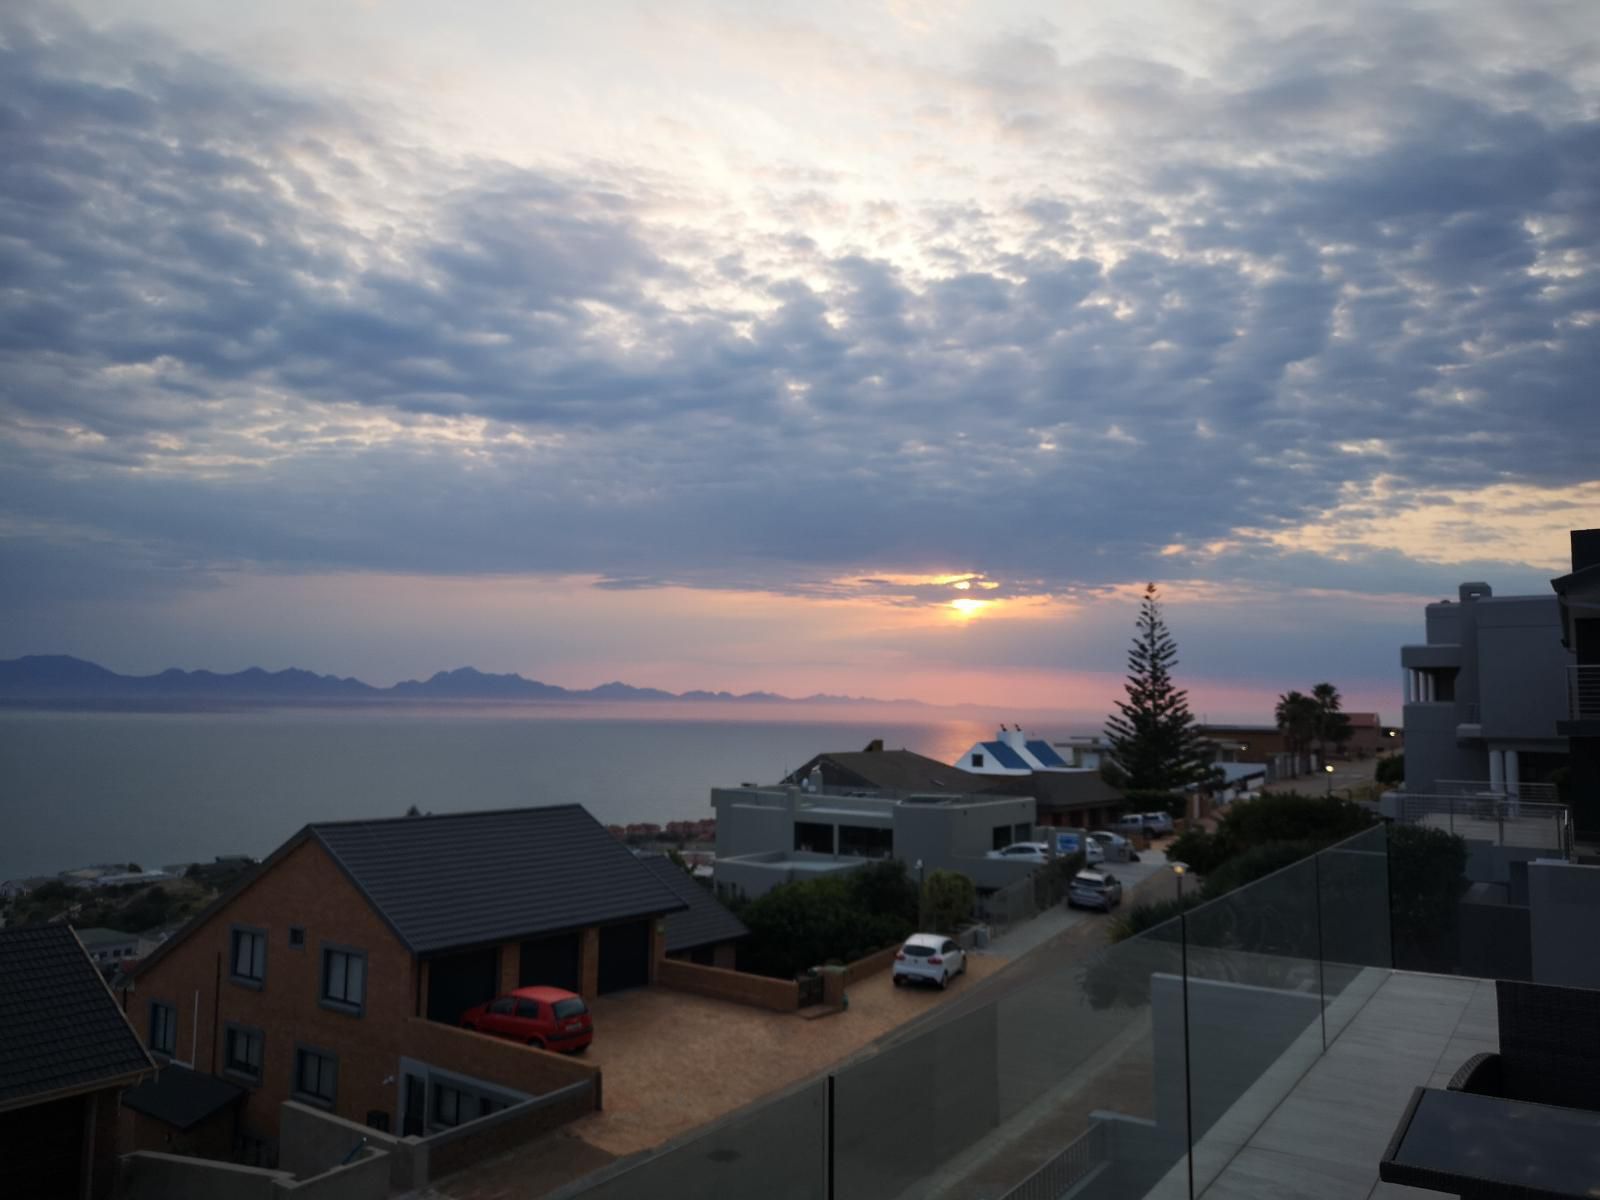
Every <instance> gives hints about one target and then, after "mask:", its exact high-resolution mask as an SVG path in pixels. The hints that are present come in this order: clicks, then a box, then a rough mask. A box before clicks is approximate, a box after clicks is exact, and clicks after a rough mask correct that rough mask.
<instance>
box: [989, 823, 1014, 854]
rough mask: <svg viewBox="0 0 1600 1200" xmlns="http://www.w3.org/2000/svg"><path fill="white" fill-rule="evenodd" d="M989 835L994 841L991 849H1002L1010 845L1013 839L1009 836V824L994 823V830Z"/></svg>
mask: <svg viewBox="0 0 1600 1200" xmlns="http://www.w3.org/2000/svg"><path fill="white" fill-rule="evenodd" d="M990 837H991V840H992V841H993V842H994V845H993V846H992V847H990V848H991V849H993V850H1004V849H1005V848H1006V847H1007V846H1009V845H1011V842H1012V840H1013V839H1012V837H1011V826H1009V825H996V826H995V827H994V832H993V834H991V835H990Z"/></svg>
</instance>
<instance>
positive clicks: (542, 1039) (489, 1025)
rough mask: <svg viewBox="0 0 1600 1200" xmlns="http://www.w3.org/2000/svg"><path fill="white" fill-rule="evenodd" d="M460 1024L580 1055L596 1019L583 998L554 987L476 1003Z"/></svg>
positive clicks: (530, 989) (537, 988)
mask: <svg viewBox="0 0 1600 1200" xmlns="http://www.w3.org/2000/svg"><path fill="white" fill-rule="evenodd" d="M461 1025H462V1028H464V1029H476V1030H477V1031H478V1032H480V1033H492V1034H494V1035H495V1036H496V1037H503V1038H510V1039H511V1040H512V1041H516V1042H523V1043H525V1044H526V1045H529V1046H536V1047H538V1048H539V1049H540V1050H559V1051H562V1052H563V1053H567V1052H572V1053H576V1054H581V1053H583V1051H585V1050H587V1049H588V1048H589V1043H590V1042H592V1041H594V1021H593V1020H592V1019H591V1018H590V1016H589V1006H588V1005H587V1004H585V1003H584V1002H583V997H582V996H577V995H574V994H573V993H571V992H568V991H565V990H563V989H561V988H553V987H525V988H518V989H517V990H516V991H514V992H507V993H506V994H505V995H504V996H499V997H496V998H495V999H493V1000H490V1001H489V1002H488V1003H486V1004H475V1005H473V1006H472V1007H471V1008H469V1009H467V1011H466V1012H464V1013H462V1014H461Z"/></svg>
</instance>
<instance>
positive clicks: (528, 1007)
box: [517, 1000, 539, 1019]
mask: <svg viewBox="0 0 1600 1200" xmlns="http://www.w3.org/2000/svg"><path fill="white" fill-rule="evenodd" d="M538 1015H539V1006H538V1004H536V1003H535V1002H534V1001H532V1000H518V1001H517V1016H519V1017H528V1018H530V1019H532V1018H537V1017H538Z"/></svg>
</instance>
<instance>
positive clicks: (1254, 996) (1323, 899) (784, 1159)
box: [556, 826, 1392, 1200]
mask: <svg viewBox="0 0 1600 1200" xmlns="http://www.w3.org/2000/svg"><path fill="white" fill-rule="evenodd" d="M1387 851H1388V843H1387V830H1386V827H1384V826H1377V827H1374V828H1372V829H1369V830H1366V831H1365V832H1363V833H1361V834H1359V835H1357V836H1356V837H1353V838H1351V839H1349V840H1347V841H1345V842H1342V843H1340V844H1339V845H1337V846H1332V847H1329V848H1327V849H1325V850H1323V851H1321V852H1319V853H1317V854H1315V855H1313V856H1311V857H1309V858H1306V859H1302V860H1301V861H1300V862H1297V863H1294V864H1292V865H1291V866H1289V867H1286V868H1285V869H1283V870H1282V871H1279V872H1277V873H1275V874H1273V875H1270V876H1268V877H1266V878H1264V879H1261V880H1257V881H1256V882H1254V883H1252V884H1250V885H1248V886H1246V887H1243V888H1240V889H1238V890H1237V891H1234V892H1231V893H1229V894H1228V895H1226V896H1223V897H1221V898H1219V899H1217V900H1214V901H1211V902H1210V903H1207V904H1203V905H1200V906H1198V907H1196V908H1194V909H1192V910H1190V911H1189V912H1187V913H1185V914H1182V915H1180V916H1178V917H1175V918H1173V919H1172V920H1171V921H1168V922H1167V923H1165V924H1163V925H1160V926H1157V927H1156V928H1154V929H1150V930H1147V931H1145V932H1144V933H1143V934H1141V935H1139V936H1138V937H1134V938H1129V939H1127V940H1126V941H1123V942H1119V943H1117V944H1114V945H1110V946H1105V947H1101V948H1099V949H1095V950H1088V951H1085V953H1084V955H1083V957H1081V958H1079V959H1078V960H1076V961H1073V960H1071V959H1069V958H1067V957H1066V956H1064V955H1058V956H1056V957H1053V958H1051V959H1049V960H1047V961H1045V962H1043V963H1041V966H1042V969H1040V970H1032V969H1030V970H1029V971H1027V972H1016V973H1012V974H1011V975H1010V976H1009V977H1007V976H1003V977H1001V980H1000V981H999V982H998V983H997V984H996V985H995V986H994V987H993V989H992V990H990V991H988V992H986V993H984V994H983V995H984V1000H983V1002H982V1003H979V1004H977V1006H976V1007H971V1008H966V1007H965V1006H963V1005H962V1004H960V1003H959V1002H958V1003H956V1004H955V1005H954V1006H952V1008H951V1010H950V1012H949V1013H948V1014H946V1013H939V1014H938V1015H937V1016H936V1017H934V1018H933V1019H932V1020H931V1021H930V1023H928V1024H926V1025H923V1026H921V1027H919V1028H918V1029H917V1030H916V1031H914V1032H910V1033H908V1034H907V1035H906V1036H904V1037H901V1038H899V1039H895V1040H892V1041H889V1042H885V1043H880V1044H879V1045H878V1046H877V1047H876V1048H875V1049H873V1050H872V1051H869V1052H868V1053H866V1054H864V1055H863V1056H861V1057H859V1058H857V1059H855V1060H853V1061H851V1062H849V1063H847V1064H845V1065H844V1066H842V1067H840V1068H838V1069H836V1070H835V1071H833V1072H832V1073H831V1074H829V1075H827V1076H826V1077H824V1078H821V1079H816V1080H812V1081H810V1082H808V1083H806V1084H803V1085H801V1086H799V1087H796V1088H794V1089H791V1090H790V1091H788V1092H786V1093H784V1094H783V1095H781V1096H779V1097H777V1098H775V1099H773V1100H771V1101H768V1102H764V1103H762V1104H759V1105H756V1106H753V1107H751V1108H748V1109H745V1110H743V1111H741V1112H740V1113H738V1114H735V1115H734V1116H733V1117H731V1118H729V1119H728V1120H725V1121H723V1122H721V1123H719V1124H717V1125H715V1126H713V1127H712V1128H710V1129H708V1130H704V1131H701V1132H699V1133H697V1134H695V1135H693V1136H690V1137H687V1138H685V1139H683V1140H680V1141H678V1142H675V1143H673V1144H671V1145H669V1146H667V1147H664V1148H662V1149H661V1150H658V1151H654V1152H650V1153H648V1154H645V1155H642V1156H640V1157H637V1158H634V1159H631V1160H627V1161H625V1162H622V1163H618V1164H614V1165H613V1166H612V1167H610V1168H607V1169H606V1170H605V1171H604V1172H602V1173H600V1174H598V1175H596V1176H593V1177H591V1178H590V1179H588V1180H585V1181H580V1182H579V1183H578V1184H575V1185H573V1186H571V1187H569V1188H567V1189H565V1190H563V1191H561V1192H558V1193H556V1195H557V1196H558V1197H562V1198H564V1200H577V1198H578V1197H582V1198H583V1200H645V1198H646V1197H649V1198H654V1197H659V1196H677V1195H693V1196H699V1197H708V1198H711V1200H717V1198H721V1197H728V1198H733V1197H742V1196H748V1195H762V1196H764V1197H768V1198H769V1200H879V1198H880V1197H893V1196H906V1195H918V1196H927V1197H944V1196H948V1197H956V1196H963V1195H973V1194H987V1195H1005V1194H1007V1193H1008V1192H1009V1191H1012V1190H1013V1189H1016V1191H1015V1193H1014V1194H1015V1195H1016V1197H1017V1200H1034V1197H1036V1196H1043V1195H1046V1194H1050V1193H1049V1191H1048V1189H1049V1188H1050V1187H1051V1186H1053V1184H1054V1182H1055V1181H1056V1180H1060V1179H1069V1178H1070V1180H1071V1183H1070V1186H1072V1187H1074V1188H1076V1189H1077V1190H1076V1191H1075V1192H1074V1195H1082V1196H1085V1197H1091V1198H1093V1197H1100V1196H1104V1197H1122V1196H1139V1195H1143V1194H1145V1193H1146V1192H1148V1191H1149V1190H1150V1189H1151V1188H1152V1187H1153V1186H1155V1184H1157V1183H1158V1182H1159V1181H1161V1180H1162V1179H1163V1178H1164V1177H1167V1176H1168V1175H1169V1173H1172V1172H1174V1171H1176V1172H1177V1174H1178V1175H1179V1176H1185V1175H1187V1178H1188V1185H1187V1186H1188V1191H1187V1194H1188V1195H1189V1196H1191V1197H1192V1196H1195V1195H1198V1193H1199V1192H1200V1191H1201V1190H1202V1189H1203V1188H1204V1187H1205V1186H1206V1185H1207V1184H1208V1183H1209V1182H1210V1175H1212V1174H1214V1173H1215V1171H1216V1170H1218V1169H1220V1165H1221V1164H1222V1163H1224V1162H1226V1161H1227V1159H1228V1158H1229V1157H1230V1155H1229V1154H1228V1153H1226V1152H1223V1153H1218V1152H1217V1150H1218V1146H1219V1139H1221V1141H1223V1142H1226V1139H1227V1138H1228V1137H1230V1136H1239V1135H1237V1134H1236V1133H1233V1132H1230V1131H1237V1130H1238V1129H1240V1128H1241V1127H1243V1128H1254V1126H1253V1125H1248V1124H1246V1123H1242V1122H1239V1121H1237V1120H1230V1121H1224V1120H1223V1118H1224V1116H1225V1115H1227V1114H1229V1113H1230V1110H1233V1109H1234V1108H1235V1106H1236V1105H1239V1104H1240V1103H1242V1102H1243V1101H1244V1098H1245V1097H1246V1094H1247V1093H1248V1095H1249V1103H1250V1104H1260V1103H1263V1102H1270V1103H1276V1100H1274V1099H1273V1095H1274V1094H1275V1095H1276V1099H1281V1098H1282V1096H1283V1095H1286V1094H1287V1092H1288V1090H1289V1089H1290V1088H1292V1087H1293V1086H1294V1084H1295V1082H1296V1081H1298V1079H1299V1077H1300V1075H1301V1074H1302V1073H1303V1072H1304V1071H1305V1070H1306V1069H1307V1068H1308V1067H1309V1066H1310V1064H1311V1063H1312V1062H1313V1061H1315V1059H1316V1057H1317V1056H1318V1055H1320V1054H1321V1053H1322V1052H1323V1050H1325V1049H1326V1048H1327V1046H1328V1044H1329V1043H1330V1042H1331V1041H1332V1040H1333V1039H1334V1038H1336V1037H1337V1036H1338V1035H1339V1032H1340V1031H1341V1030H1342V1029H1343V1028H1344V1025H1345V1024H1346V1023H1347V1022H1348V1021H1349V1020H1350V1019H1351V1018H1352V1017H1353V1016H1354V1014H1355V1012H1356V1011H1358V1010H1359V1008H1360V1007H1361V1005H1362V1004H1363V1003H1365V1000H1366V998H1367V996H1368V995H1370V994H1371V992H1372V991H1374V990H1376V988H1377V986H1378V984H1379V983H1380V982H1381V981H1382V979H1383V978H1386V977H1387V974H1388V968H1389V967H1390V964H1391V961H1392V956H1391V947H1390V937H1389V930H1390V911H1389V890H1388V854H1387ZM1035 899H1037V896H1035ZM1008 902H1009V901H1008ZM1017 903H1018V904H1021V903H1023V900H1022V898H1021V897H1018V898H1017ZM1040 1129H1048V1131H1049V1136H1048V1137H1037V1136H1034V1137H1029V1136H1028V1135H1029V1134H1030V1133H1031V1132H1034V1131H1037V1130H1040ZM1246 1136H1247V1135H1246ZM1202 1141H1205V1143H1206V1146H1205V1151H1204V1153H1196V1149H1197V1147H1199V1146H1200V1143H1201V1142H1202ZM1059 1147H1065V1148H1064V1149H1060V1150H1056V1149H1055V1148H1059ZM1222 1149H1223V1150H1224V1151H1225V1150H1226V1149H1227V1147H1226V1146H1223V1147H1222ZM1186 1167H1187V1171H1186V1170H1185V1168H1186ZM980 1181H981V1186H980ZM1030 1189H1031V1190H1030Z"/></svg>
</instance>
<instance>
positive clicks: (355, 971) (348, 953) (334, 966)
mask: <svg viewBox="0 0 1600 1200" xmlns="http://www.w3.org/2000/svg"><path fill="white" fill-rule="evenodd" d="M366 996H367V956H366V954H365V953H364V952H363V951H360V950H349V949H345V948H343V947H339V946H324V947H323V948H322V1002H323V1004H325V1005H326V1006H327V1007H329V1008H337V1009H339V1010H340V1011H342V1012H349V1013H360V1011H361V1007H362V1005H363V1004H365V1003H366Z"/></svg>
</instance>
